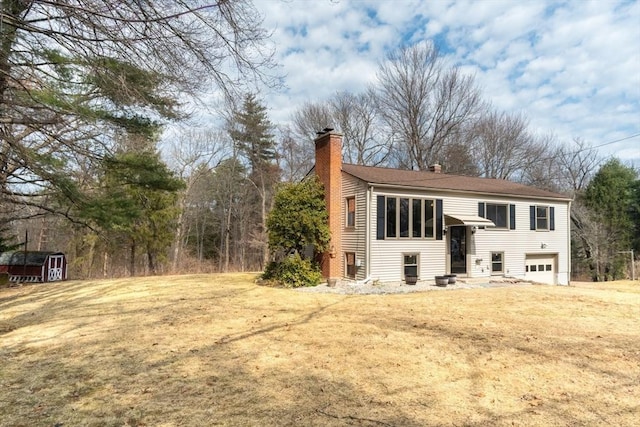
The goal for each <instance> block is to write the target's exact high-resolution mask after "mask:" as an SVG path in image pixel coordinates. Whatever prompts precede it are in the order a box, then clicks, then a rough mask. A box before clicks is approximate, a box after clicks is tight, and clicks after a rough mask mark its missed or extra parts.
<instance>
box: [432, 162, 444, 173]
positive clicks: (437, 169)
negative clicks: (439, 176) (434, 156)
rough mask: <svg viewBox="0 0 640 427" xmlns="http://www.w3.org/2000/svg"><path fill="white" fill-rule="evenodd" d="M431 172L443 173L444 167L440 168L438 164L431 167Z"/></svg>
mask: <svg viewBox="0 0 640 427" xmlns="http://www.w3.org/2000/svg"><path fill="white" fill-rule="evenodd" d="M429 172H433V173H442V166H440V165H439V164H438V163H435V164H433V165H430V166H429Z"/></svg>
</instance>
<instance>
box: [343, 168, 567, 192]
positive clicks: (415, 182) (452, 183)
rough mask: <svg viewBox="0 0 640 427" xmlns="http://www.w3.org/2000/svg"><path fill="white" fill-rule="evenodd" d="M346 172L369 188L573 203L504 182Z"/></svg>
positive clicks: (424, 174) (407, 172) (410, 173)
mask: <svg viewBox="0 0 640 427" xmlns="http://www.w3.org/2000/svg"><path fill="white" fill-rule="evenodd" d="M342 170H343V172H346V173H348V174H349V175H352V176H354V177H356V178H359V179H361V180H362V181H365V182H367V183H369V184H376V185H380V186H396V187H406V188H422V189H430V190H440V191H446V190H450V191H465V192H472V193H479V194H486V195H501V196H506V195H508V196H516V197H528V198H540V199H560V200H567V201H568V200H571V198H570V197H568V196H566V195H563V194H558V193H553V192H551V191H546V190H541V189H539V188H535V187H530V186H528V185H523V184H518V183H515V182H512V181H507V180H504V179H493V178H477V177H471V176H462V175H450V174H445V173H436V172H427V171H411V170H403V169H392V168H379V167H372V166H358V165H351V164H343V165H342Z"/></svg>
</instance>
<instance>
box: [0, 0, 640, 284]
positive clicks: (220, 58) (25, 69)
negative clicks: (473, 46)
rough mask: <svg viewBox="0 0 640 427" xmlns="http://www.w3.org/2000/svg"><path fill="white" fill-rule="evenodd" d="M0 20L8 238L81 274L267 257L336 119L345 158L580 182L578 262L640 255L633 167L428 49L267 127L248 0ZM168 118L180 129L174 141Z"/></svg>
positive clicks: (216, 266)
mask: <svg viewBox="0 0 640 427" xmlns="http://www.w3.org/2000/svg"><path fill="white" fill-rule="evenodd" d="M0 13H1V14H2V15H1V18H2V21H0V23H1V24H2V25H1V26H0V32H1V33H2V34H1V35H2V40H3V42H2V45H1V46H0V118H1V119H0V137H1V141H2V145H1V146H0V195H1V197H2V199H0V219H3V221H2V222H1V223H2V224H3V225H2V226H0V250H2V249H8V248H10V247H11V246H15V245H19V244H21V243H24V242H21V241H20V240H21V236H22V235H23V231H24V230H29V231H30V233H29V234H30V236H31V238H30V241H29V242H28V245H29V248H30V249H56V250H64V251H65V252H67V254H68V255H69V258H70V259H71V262H72V264H71V268H72V276H75V277H101V276H106V277H112V276H121V275H137V274H158V273H167V272H175V273H177V272H196V271H207V272H208V271H232V270H241V271H248V270H250V271H259V270H262V269H263V268H264V267H265V265H267V263H268V261H269V259H270V256H271V254H269V250H268V245H267V242H268V238H267V218H268V214H269V212H270V210H271V208H272V204H273V200H274V196H275V193H276V191H277V190H278V187H279V185H281V183H285V182H298V181H300V180H301V179H302V178H303V177H304V176H305V175H306V174H307V173H308V172H309V170H310V169H311V167H312V166H313V160H314V153H313V150H314V144H313V140H314V138H315V136H316V131H318V130H319V129H323V128H325V127H335V128H337V129H338V130H339V131H341V132H342V133H343V135H344V152H343V157H344V160H345V162H348V163H355V164H360V165H370V166H385V167H396V168H404V169H414V170H426V169H427V168H428V167H429V166H430V165H432V164H434V163H439V164H441V165H442V168H443V171H444V172H445V173H455V174H462V175H469V176H481V177H489V178H498V179H509V180H514V181H518V182H522V183H525V184H529V185H533V186H536V187H540V188H544V189H548V190H552V191H557V192H563V193H566V194H568V195H569V196H571V197H573V198H574V203H573V210H572V224H573V230H572V241H573V245H572V247H573V254H572V258H573V260H574V268H573V270H574V272H575V273H576V274H579V275H582V276H590V277H593V278H595V279H597V280H605V279H610V278H618V277H621V276H622V275H623V272H624V269H625V264H624V259H625V258H624V257H623V256H621V254H622V253H624V251H628V250H630V249H634V250H635V251H636V252H637V251H638V250H639V249H640V239H639V237H638V236H640V218H639V217H640V215H639V212H640V200H639V197H640V188H639V179H638V171H637V170H636V169H634V168H633V167H632V166H629V165H624V164H622V163H621V162H620V161H618V160H616V159H601V158H599V157H598V155H597V152H596V150H595V149H594V148H592V147H591V146H590V145H589V144H588V143H587V142H585V141H583V140H580V139H576V140H574V141H571V142H567V143H564V144H561V143H559V142H558V141H556V140H555V138H554V137H553V136H552V134H546V135H539V134H536V133H534V132H532V131H531V130H530V129H529V124H528V121H527V118H526V116H525V115H524V114H522V113H507V112H503V111H500V110H498V109H496V108H494V107H493V106H492V105H490V104H489V103H488V102H486V101H485V100H484V99H483V97H482V93H481V91H480V90H479V88H478V87H477V85H476V83H475V81H474V79H473V76H470V75H465V74H464V73H462V71H461V70H460V69H459V68H458V67H455V66H453V65H451V64H448V63H447V62H446V59H445V57H444V56H443V55H441V54H440V52H438V50H437V48H436V46H435V45H434V44H433V43H429V42H424V43H420V44H416V45H412V46H407V47H404V48H400V49H398V50H397V51H393V52H391V53H390V54H389V55H388V56H387V57H386V58H384V59H383V60H382V61H381V62H380V64H379V65H378V69H377V74H376V80H375V81H374V82H373V83H372V84H371V85H370V86H369V87H367V88H366V89H365V90H364V91H362V92H357V93H356V92H339V93H335V94H333V95H332V96H331V97H329V98H327V99H317V100H310V101H308V102H307V103H305V104H304V105H301V106H300V107H299V108H298V109H297V110H296V111H295V113H294V114H293V116H292V117H291V118H290V121H289V122H288V123H286V124H274V123H272V122H271V121H270V119H269V116H268V106H267V105H266V104H265V102H264V100H263V99H262V98H261V96H260V92H259V91H258V90H257V89H256V88H257V87H271V88H276V87H277V86H278V84H279V82H280V80H279V79H278V78H277V77H278V76H276V75H272V74H271V71H272V70H273V68H272V66H273V65H274V64H273V62H272V57H271V54H272V52H271V51H270V50H269V49H268V34H267V33H266V32H264V31H263V30H262V29H261V27H260V17H259V16H258V15H257V14H256V12H255V10H254V9H253V8H252V5H251V3H250V2H245V1H237V2H219V3H216V4H215V5H209V4H207V3H204V2H202V3H201V2H181V1H180V2H175V5H173V6H171V7H170V8H169V9H167V5H166V4H164V3H162V4H160V2H157V1H154V0H145V1H141V2H133V3H131V4H129V3H127V4H126V5H123V7H122V8H118V9H117V10H113V9H111V8H109V7H108V2H106V1H105V0H92V1H90V2H86V5H85V6H83V7H80V6H72V5H68V4H66V3H65V4H62V3H56V2H48V1H38V0H35V1H27V2H25V1H17V0H15V1H6V2H3V3H2V5H1V6H0ZM212 34H215V36H214V37H212ZM231 71H232V72H231ZM232 75H235V76H238V78H232V77H231V76H232ZM203 76H207V77H206V78H203ZM248 83H253V85H251V84H248ZM207 90H212V91H215V92H216V93H221V94H223V98H224V99H225V102H226V104H225V107H224V108H223V109H222V110H221V111H220V114H219V116H220V123H221V124H219V125H217V126H215V127H212V128H202V127H200V128H189V127H188V126H186V125H184V126H182V127H176V126H177V124H178V123H182V122H184V121H185V119H186V118H188V114H187V112H186V110H185V108H184V107H183V106H182V105H181V100H183V99H185V98H186V97H188V98H189V99H196V100H197V99H199V98H200V99H201V98H202V97H199V95H200V94H202V93H207ZM170 124H173V125H174V126H172V127H173V128H174V129H182V130H181V131H174V132H173V134H172V136H170V137H166V136H165V138H164V139H162V138H161V136H162V132H163V129H166V128H167V125H170ZM161 139H162V141H161ZM160 142H162V144H160ZM160 147H162V149H160ZM3 247H4V248H3Z"/></svg>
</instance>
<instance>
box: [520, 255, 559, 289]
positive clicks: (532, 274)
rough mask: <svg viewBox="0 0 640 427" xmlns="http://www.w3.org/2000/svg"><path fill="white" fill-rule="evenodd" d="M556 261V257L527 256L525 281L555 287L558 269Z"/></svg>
mask: <svg viewBox="0 0 640 427" xmlns="http://www.w3.org/2000/svg"><path fill="white" fill-rule="evenodd" d="M556 260H557V256H556V255H549V254H528V255H527V256H526V258H525V275H524V277H525V279H526V280H531V281H532V282H538V283H548V284H550V285H555V283H556V270H557V268H558V267H557V262H556Z"/></svg>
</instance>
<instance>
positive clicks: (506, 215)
mask: <svg viewBox="0 0 640 427" xmlns="http://www.w3.org/2000/svg"><path fill="white" fill-rule="evenodd" d="M489 206H494V207H496V219H497V216H498V211H497V208H498V207H503V208H504V226H501V225H498V224H497V221H496V219H494V218H490V217H489ZM484 210H485V216H484V217H485V218H487V219H490V220H491V221H492V222H493V223H494V224H495V226H493V227H491V228H493V229H497V230H508V229H509V203H493V202H491V203H490V202H485V204H484Z"/></svg>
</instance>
